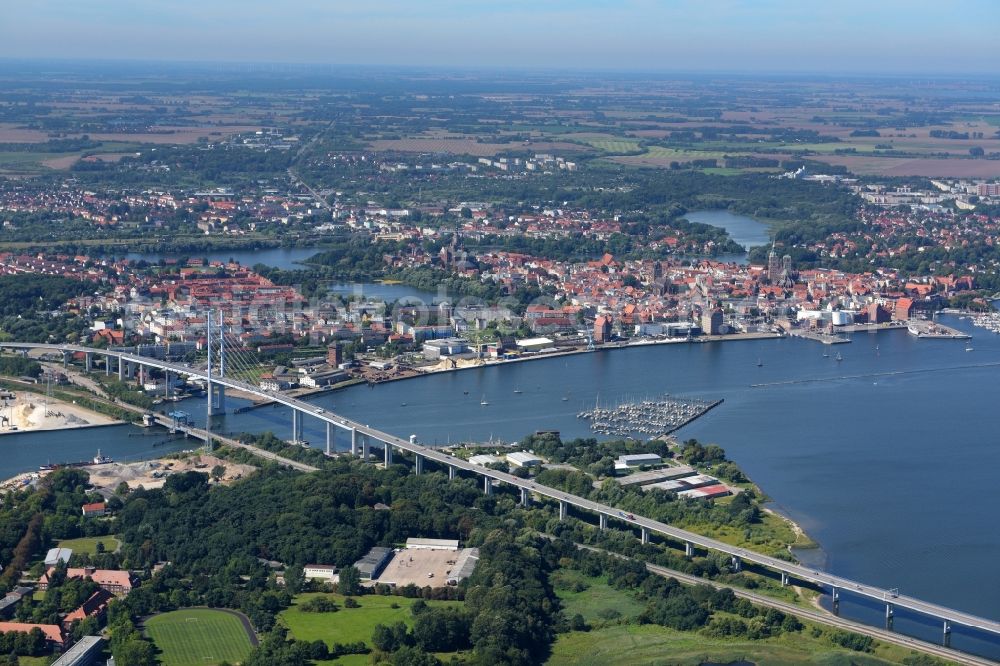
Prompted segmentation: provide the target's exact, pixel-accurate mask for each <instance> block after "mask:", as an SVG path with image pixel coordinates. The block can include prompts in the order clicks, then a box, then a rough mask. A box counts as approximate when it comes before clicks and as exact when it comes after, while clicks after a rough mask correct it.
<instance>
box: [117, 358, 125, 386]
mask: <svg viewBox="0 0 1000 666" xmlns="http://www.w3.org/2000/svg"><path fill="white" fill-rule="evenodd" d="M118 381H120V382H123V381H125V362H124V361H122V359H121V357H120V356H119V357H118Z"/></svg>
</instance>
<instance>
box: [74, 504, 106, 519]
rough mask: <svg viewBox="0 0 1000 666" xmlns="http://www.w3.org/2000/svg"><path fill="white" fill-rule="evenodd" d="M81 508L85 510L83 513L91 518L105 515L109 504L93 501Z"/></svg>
mask: <svg viewBox="0 0 1000 666" xmlns="http://www.w3.org/2000/svg"><path fill="white" fill-rule="evenodd" d="M80 508H81V510H82V511H83V515H84V516H85V517H87V518H90V517H94V516H103V515H104V514H105V513H107V509H108V505H107V504H105V503H104V502H93V503H91V504H84V505H83V506H82V507H80Z"/></svg>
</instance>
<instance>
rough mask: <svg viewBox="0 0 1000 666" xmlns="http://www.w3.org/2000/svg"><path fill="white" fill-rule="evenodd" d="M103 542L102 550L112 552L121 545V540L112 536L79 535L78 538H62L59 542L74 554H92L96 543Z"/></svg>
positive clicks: (60, 545)
mask: <svg viewBox="0 0 1000 666" xmlns="http://www.w3.org/2000/svg"><path fill="white" fill-rule="evenodd" d="M98 543H103V544H104V550H105V552H108V553H113V552H114V551H116V550H118V548H119V547H120V546H121V542H119V541H118V539H116V538H114V537H113V536H104V537H81V538H79V539H64V540H62V541H60V542H59V547H60V548H69V549H71V550H72V551H73V554H74V555H83V554H86V555H93V554H95V553H96V552H97V544H98Z"/></svg>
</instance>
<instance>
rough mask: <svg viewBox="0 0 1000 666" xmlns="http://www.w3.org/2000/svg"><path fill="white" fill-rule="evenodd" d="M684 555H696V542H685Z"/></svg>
mask: <svg viewBox="0 0 1000 666" xmlns="http://www.w3.org/2000/svg"><path fill="white" fill-rule="evenodd" d="M684 557H694V544H693V543H691V542H690V541H685V542H684Z"/></svg>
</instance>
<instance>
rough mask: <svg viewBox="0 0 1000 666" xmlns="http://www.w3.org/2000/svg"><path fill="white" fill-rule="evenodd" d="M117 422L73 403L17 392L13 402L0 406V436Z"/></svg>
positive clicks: (89, 426)
mask: <svg viewBox="0 0 1000 666" xmlns="http://www.w3.org/2000/svg"><path fill="white" fill-rule="evenodd" d="M118 423H121V421H117V420H115V419H113V418H111V417H109V416H105V415H104V414H99V413H97V412H94V411H91V410H89V409H86V408H85V407H81V406H79V405H77V404H74V403H71V402H66V401H64V400H58V399H56V398H46V397H45V396H42V395H38V394H36V393H28V392H24V391H21V392H18V393H17V397H16V398H15V399H14V400H4V401H3V402H2V403H0V435H3V434H11V433H18V432H39V431H43V430H69V429H74V428H92V427H96V426H106V425H114V424H118Z"/></svg>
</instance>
